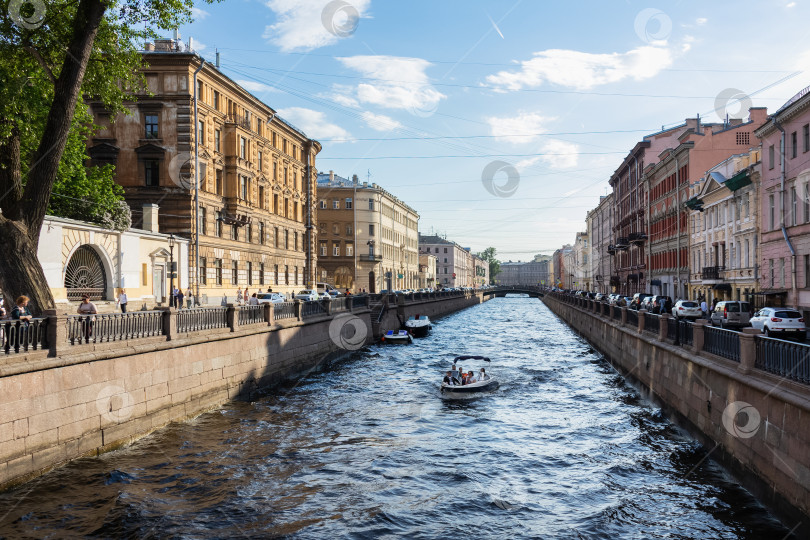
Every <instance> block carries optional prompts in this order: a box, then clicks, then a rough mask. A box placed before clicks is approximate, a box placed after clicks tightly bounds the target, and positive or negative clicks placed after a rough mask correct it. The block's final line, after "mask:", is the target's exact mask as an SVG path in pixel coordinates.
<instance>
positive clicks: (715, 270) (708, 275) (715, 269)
mask: <svg viewBox="0 0 810 540" xmlns="http://www.w3.org/2000/svg"><path fill="white" fill-rule="evenodd" d="M725 269H726V267H725V266H704V267H703V272H701V273H700V278H701V279H723V278H722V276H721V272H723V271H724V270H725Z"/></svg>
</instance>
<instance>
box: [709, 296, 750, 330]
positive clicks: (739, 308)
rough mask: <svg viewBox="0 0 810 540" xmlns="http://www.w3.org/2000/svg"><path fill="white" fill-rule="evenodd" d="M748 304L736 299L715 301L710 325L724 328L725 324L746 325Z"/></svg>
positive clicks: (748, 316)
mask: <svg viewBox="0 0 810 540" xmlns="http://www.w3.org/2000/svg"><path fill="white" fill-rule="evenodd" d="M749 310H750V304H749V303H748V302H740V301H737V300H724V301H722V302H717V305H716V306H714V311H712V314H711V319H712V326H719V327H720V328H726V327H727V326H736V327H742V326H748V320H749V318H750V315H749V313H750V312H749Z"/></svg>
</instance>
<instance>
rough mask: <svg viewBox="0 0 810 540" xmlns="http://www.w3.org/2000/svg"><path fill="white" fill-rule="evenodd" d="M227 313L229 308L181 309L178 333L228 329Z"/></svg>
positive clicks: (178, 317)
mask: <svg viewBox="0 0 810 540" xmlns="http://www.w3.org/2000/svg"><path fill="white" fill-rule="evenodd" d="M227 312H228V308H227V307H204V308H190V309H181V310H180V311H178V312H177V331H178V332H180V333H185V332H196V331H199V330H213V329H215V328H227V327H228V315H227Z"/></svg>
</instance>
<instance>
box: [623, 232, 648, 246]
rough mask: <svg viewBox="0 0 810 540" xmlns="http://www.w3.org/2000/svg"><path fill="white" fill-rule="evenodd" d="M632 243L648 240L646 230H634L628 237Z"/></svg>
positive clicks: (641, 242)
mask: <svg viewBox="0 0 810 540" xmlns="http://www.w3.org/2000/svg"><path fill="white" fill-rule="evenodd" d="M627 239H628V240H629V241H630V243H631V244H643V243H644V241H645V240H647V233H645V232H632V233H630V236H628V237H627Z"/></svg>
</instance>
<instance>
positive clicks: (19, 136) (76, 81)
mask: <svg viewBox="0 0 810 540" xmlns="http://www.w3.org/2000/svg"><path fill="white" fill-rule="evenodd" d="M192 5H193V2H192V0H118V1H115V0H52V1H48V2H44V1H43V0H30V1H29V2H27V3H23V2H21V1H20V0H10V1H9V2H4V3H3V4H2V13H0V211H2V215H0V249H2V252H3V253H4V254H6V256H5V257H4V259H3V264H1V265H0V287H2V289H3V291H5V292H7V293H10V294H13V295H16V294H21V293H22V294H26V295H28V296H29V297H31V300H32V304H33V306H34V309H35V310H37V309H51V308H53V306H54V302H53V297H52V296H51V292H50V289H49V288H48V285H47V281H46V279H45V275H44V273H43V271H42V267H41V265H40V263H39V260H38V259H37V245H38V243H39V233H40V229H41V228H42V222H43V220H44V218H45V213H46V212H47V211H48V209H49V208H50V209H51V210H56V211H60V213H61V212H68V211H71V212H79V214H78V215H80V216H82V215H83V216H85V217H87V216H93V215H95V216H96V217H97V218H98V219H100V220H102V221H103V220H105V219H106V220H108V222H109V223H110V224H111V225H113V226H119V227H120V226H121V225H123V223H124V222H125V221H126V216H123V215H122V211H123V209H122V207H120V205H118V206H117V207H116V204H114V203H115V202H116V197H117V196H118V195H120V192H117V189H116V188H114V187H112V185H111V184H110V183H109V182H107V181H106V180H107V179H110V178H111V171H110V170H109V169H108V168H103V169H98V170H95V171H84V172H81V170H82V163H81V162H82V161H83V159H84V150H83V149H81V148H82V144H83V143H84V138H85V137H86V135H87V129H89V128H88V126H87V125H86V122H87V119H88V115H89V111H88V109H87V105H86V104H85V101H84V98H85V96H91V97H92V98H93V99H97V100H99V101H100V102H101V103H103V105H104V106H105V107H106V108H107V109H108V110H109V111H110V112H111V113H112V114H116V113H119V112H126V111H125V109H124V106H123V104H124V101H125V100H126V99H127V98H128V97H130V96H132V95H133V94H134V92H135V91H137V90H138V89H140V88H143V87H144V81H143V77H142V75H141V74H140V72H139V68H140V67H141V62H142V60H141V56H140V54H139V53H138V51H137V44H138V43H140V42H141V41H143V40H144V39H147V38H150V37H156V33H155V32H156V31H159V30H163V31H167V30H170V29H172V28H175V27H177V26H178V25H180V24H182V23H184V22H187V21H189V20H190V15H191V7H192ZM151 29H154V31H153V30H151ZM63 158H64V159H63ZM98 186H101V188H99V187H98ZM74 189H75V190H76V191H73V190H74ZM55 194H58V196H57V197H54V200H53V202H52V199H51V196H52V195H55ZM68 197H73V199H69V198H68ZM83 198H84V200H85V202H84V203H83V204H84V206H83V207H81V208H77V207H78V206H79V203H76V201H75V199H80V200H81V199H83ZM56 199H59V200H56ZM71 200H73V203H71V202H69V201H71ZM74 203H75V204H74ZM60 209H61V210H60Z"/></svg>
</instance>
